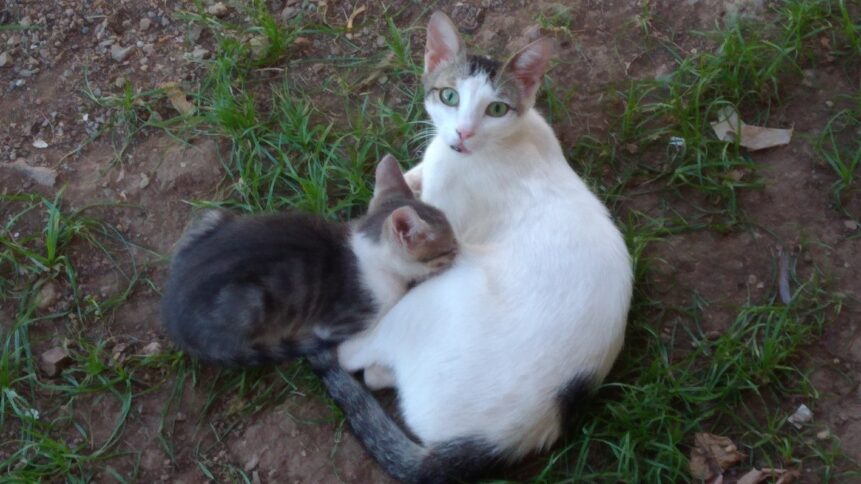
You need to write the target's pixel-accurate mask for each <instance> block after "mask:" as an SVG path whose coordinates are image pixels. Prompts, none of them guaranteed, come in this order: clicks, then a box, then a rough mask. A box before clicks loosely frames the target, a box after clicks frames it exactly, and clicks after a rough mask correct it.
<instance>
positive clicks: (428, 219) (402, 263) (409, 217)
mask: <svg viewBox="0 0 861 484" xmlns="http://www.w3.org/2000/svg"><path fill="white" fill-rule="evenodd" d="M359 232H360V233H362V234H363V235H365V236H366V237H367V238H368V239H370V240H372V241H374V242H376V243H378V248H379V249H380V250H382V251H385V252H386V253H387V254H388V255H390V256H391V259H390V262H391V264H392V267H390V269H392V270H393V271H394V272H396V273H398V274H400V275H402V276H404V278H405V279H408V280H413V279H421V278H423V277H426V276H428V275H430V274H433V273H434V272H437V271H439V270H442V269H444V268H446V267H448V266H450V265H451V263H452V262H453V261H454V257H455V256H456V255H457V239H455V237H454V231H453V230H452V228H451V225H450V224H449V223H448V219H447V218H446V217H445V215H443V213H442V212H441V211H440V210H438V209H436V208H434V207H432V206H430V205H428V204H426V203H423V202H421V201H419V200H416V198H415V196H414V195H413V192H412V191H411V190H410V187H409V186H407V182H406V180H404V175H403V173H401V169H400V167H398V161H397V160H396V159H395V157H394V156H392V155H386V156H385V157H384V158H383V159H382V161H380V163H379V164H378V165H377V172H376V183H375V185H374V197H373V198H372V199H371V203H370V204H369V206H368V213H367V215H365V217H364V218H363V219H362V220H361V221H360V222H359Z"/></svg>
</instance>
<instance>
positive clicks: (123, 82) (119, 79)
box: [114, 76, 126, 89]
mask: <svg viewBox="0 0 861 484" xmlns="http://www.w3.org/2000/svg"><path fill="white" fill-rule="evenodd" d="M114 85H115V86H117V87H118V88H119V89H122V88H124V87H126V78H125V77H123V76H119V77H117V78H116V79H115V80H114Z"/></svg>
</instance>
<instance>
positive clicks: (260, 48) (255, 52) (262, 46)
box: [248, 35, 269, 60]
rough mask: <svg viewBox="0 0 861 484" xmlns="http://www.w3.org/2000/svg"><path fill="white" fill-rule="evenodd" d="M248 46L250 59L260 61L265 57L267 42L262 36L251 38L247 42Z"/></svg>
mask: <svg viewBox="0 0 861 484" xmlns="http://www.w3.org/2000/svg"><path fill="white" fill-rule="evenodd" d="M248 45H249V47H251V57H252V58H254V59H255V60H260V59H262V58H263V56H265V55H266V51H267V50H268V49H269V41H268V40H267V39H266V37H264V36H262V35H255V36H254V37H251V39H250V40H249V41H248Z"/></svg>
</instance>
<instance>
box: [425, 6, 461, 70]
mask: <svg viewBox="0 0 861 484" xmlns="http://www.w3.org/2000/svg"><path fill="white" fill-rule="evenodd" d="M462 55H464V49H463V40H461V38H460V34H458V33H457V27H455V26H454V23H452V21H451V19H450V18H448V16H447V15H446V14H444V13H442V12H440V11H436V12H434V13H433V15H431V18H430V20H429V21H428V29H427V46H426V47H425V74H427V73H428V72H432V71H433V70H434V69H436V68H437V66H438V65H440V63H442V62H445V61H452V60H455V59H456V58H458V57H459V56H462Z"/></svg>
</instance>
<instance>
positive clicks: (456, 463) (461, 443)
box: [308, 351, 500, 483]
mask: <svg viewBox="0 0 861 484" xmlns="http://www.w3.org/2000/svg"><path fill="white" fill-rule="evenodd" d="M308 361H309V362H310V363H311V367H312V368H313V369H314V372H315V373H316V374H317V376H319V377H320V378H321V379H322V380H323V383H324V384H325V385H326V388H327V389H328V391H329V395H330V396H331V397H332V399H334V400H335V403H337V404H338V406H339V407H341V409H342V410H343V412H344V413H345V414H346V417H347V422H348V423H349V424H350V427H351V428H352V429H353V433H354V434H355V435H356V437H358V439H359V441H360V442H361V443H362V445H363V446H364V447H365V449H367V451H368V452H369V453H370V454H371V455H372V456H373V458H374V459H375V460H376V461H377V463H379V464H380V466H381V467H382V468H383V469H384V470H385V471H386V472H387V473H388V474H389V475H391V476H392V477H394V478H395V479H398V480H400V481H404V482H408V483H448V482H458V481H461V480H463V479H469V478H471V477H475V476H476V475H477V474H478V473H480V472H481V471H483V470H485V469H486V468H488V467H489V466H490V465H491V464H493V463H494V462H495V461H497V460H498V459H499V457H500V454H499V451H498V450H497V449H496V448H495V447H494V446H492V445H490V444H488V443H487V442H485V441H484V440H482V439H477V438H476V439H472V438H463V439H456V440H452V441H450V442H446V443H444V444H440V445H435V446H433V447H425V446H422V445H420V444H418V443H416V442H414V441H413V440H411V439H410V438H409V437H408V436H407V434H406V433H405V432H404V431H403V430H402V429H401V428H400V427H399V426H398V425H397V424H396V423H395V422H394V420H392V418H391V417H390V416H389V415H388V414H387V413H386V412H385V410H383V408H382V407H381V406H380V404H379V402H377V400H376V399H375V398H374V396H373V395H371V394H370V392H368V390H367V389H366V388H365V387H364V386H362V385H361V384H360V383H359V382H358V381H356V379H355V378H353V377H352V376H351V375H350V374H349V373H347V372H346V371H345V370H344V369H343V368H341V366H340V365H339V364H338V361H337V357H336V356H335V354H334V352H333V351H324V352H319V353H315V354H311V355H308Z"/></svg>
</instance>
